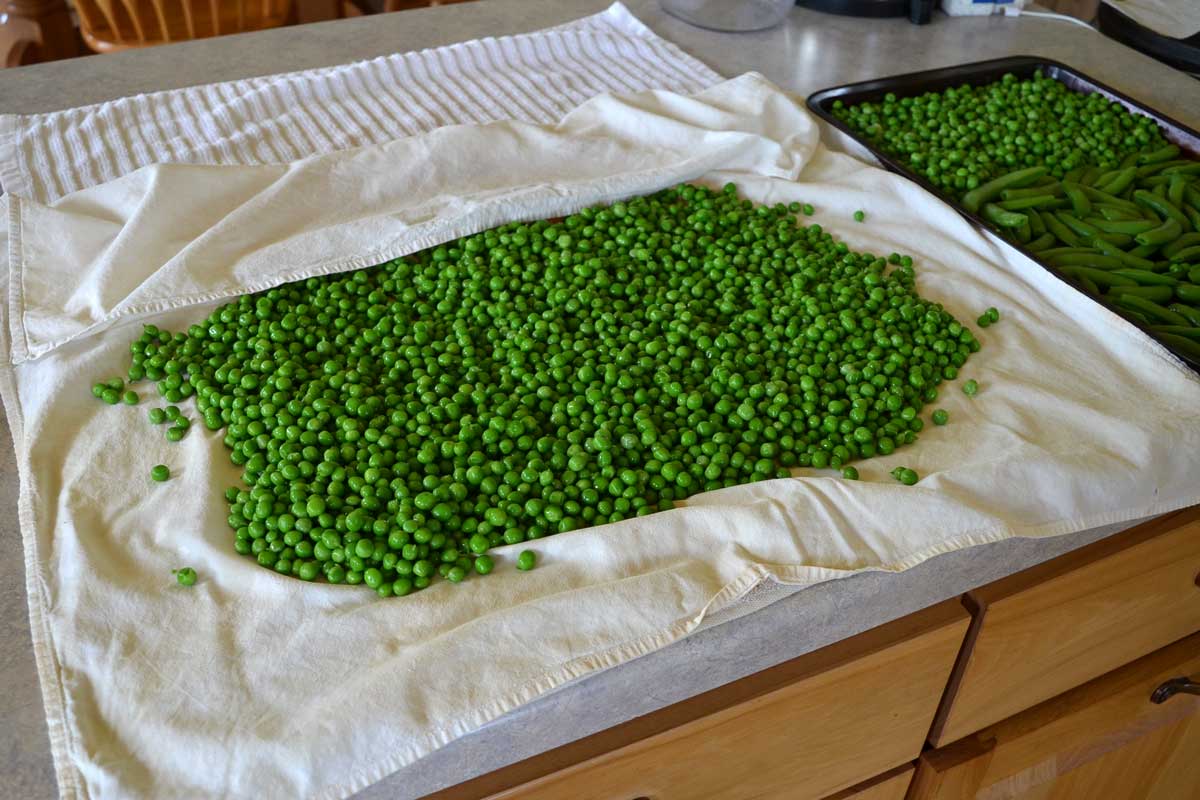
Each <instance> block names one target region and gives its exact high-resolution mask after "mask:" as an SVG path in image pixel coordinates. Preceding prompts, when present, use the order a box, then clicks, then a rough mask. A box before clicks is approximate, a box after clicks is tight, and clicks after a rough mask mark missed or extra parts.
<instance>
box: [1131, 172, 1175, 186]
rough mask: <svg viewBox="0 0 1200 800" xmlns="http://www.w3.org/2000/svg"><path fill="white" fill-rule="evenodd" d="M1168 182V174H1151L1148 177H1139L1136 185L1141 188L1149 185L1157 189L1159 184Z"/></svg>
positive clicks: (1163, 184)
mask: <svg viewBox="0 0 1200 800" xmlns="http://www.w3.org/2000/svg"><path fill="white" fill-rule="evenodd" d="M1170 182H1171V176H1170V175H1151V176H1150V177H1148V178H1141V179H1139V180H1138V185H1140V186H1141V187H1142V188H1145V187H1147V186H1151V187H1153V188H1155V189H1157V188H1158V187H1160V186H1166V185H1167V184H1168V183H1170Z"/></svg>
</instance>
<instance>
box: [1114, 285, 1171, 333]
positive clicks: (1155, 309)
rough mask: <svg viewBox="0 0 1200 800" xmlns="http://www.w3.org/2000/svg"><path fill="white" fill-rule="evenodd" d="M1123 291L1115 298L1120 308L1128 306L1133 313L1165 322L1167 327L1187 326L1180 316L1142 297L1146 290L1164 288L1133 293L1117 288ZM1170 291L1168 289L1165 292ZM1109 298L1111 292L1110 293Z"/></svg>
mask: <svg viewBox="0 0 1200 800" xmlns="http://www.w3.org/2000/svg"><path fill="white" fill-rule="evenodd" d="M1117 288H1121V289H1124V291H1123V293H1122V294H1120V295H1118V296H1117V298H1116V299H1117V302H1118V303H1119V304H1120V305H1122V306H1128V307H1130V308H1132V309H1133V310H1134V311H1137V312H1139V313H1141V314H1143V315H1145V316H1146V317H1149V318H1150V319H1152V320H1158V321H1160V322H1165V323H1167V324H1168V325H1187V324H1188V321H1187V319H1186V318H1185V317H1183V316H1182V315H1180V314H1176V313H1175V312H1174V311H1171V310H1170V309H1167V308H1163V307H1162V306H1161V305H1159V304H1158V303H1157V302H1156V301H1154V300H1152V299H1151V298H1149V297H1146V296H1143V294H1144V292H1145V290H1146V289H1151V288H1165V287H1150V286H1142V287H1138V288H1139V289H1140V290H1141V291H1135V290H1134V289H1132V288H1129V287H1117ZM1167 291H1168V292H1169V291H1170V290H1169V289H1168V290H1167ZM1110 296H1112V295H1111V292H1110Z"/></svg>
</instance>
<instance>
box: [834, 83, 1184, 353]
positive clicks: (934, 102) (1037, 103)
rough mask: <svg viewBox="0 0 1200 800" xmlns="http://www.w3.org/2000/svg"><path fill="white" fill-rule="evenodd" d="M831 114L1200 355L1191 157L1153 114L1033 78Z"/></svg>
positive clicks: (1068, 274) (1105, 299) (1114, 304)
mask: <svg viewBox="0 0 1200 800" xmlns="http://www.w3.org/2000/svg"><path fill="white" fill-rule="evenodd" d="M834 112H835V114H837V115H838V116H840V117H841V118H842V119H844V120H845V121H846V122H847V123H848V124H849V125H850V126H851V127H852V128H853V129H854V130H856V131H857V132H859V133H860V134H863V135H865V136H866V137H867V138H868V139H869V140H870V141H871V143H872V144H874V145H875V146H877V147H879V148H881V149H882V150H883V151H884V152H886V153H888V154H889V155H892V156H895V157H897V158H900V159H901V160H903V161H904V162H905V163H906V165H907V166H908V167H909V168H911V169H914V170H915V171H917V172H918V173H920V174H923V175H924V176H925V177H927V178H929V179H930V180H931V181H932V182H933V183H934V184H936V185H937V186H938V187H939V188H941V189H942V190H943V191H945V192H947V194H949V195H950V196H951V198H952V199H955V200H958V201H959V203H960V204H961V205H962V206H963V207H964V208H965V209H966V210H968V211H970V212H972V213H977V214H979V215H981V216H982V217H983V218H984V219H985V220H986V221H987V222H988V223H989V224H990V225H991V226H992V228H993V229H994V230H995V231H997V232H998V233H999V234H1000V235H1001V236H1003V237H1005V238H1006V239H1008V240H1009V241H1011V242H1013V243H1015V244H1019V245H1021V246H1023V247H1024V248H1026V249H1027V250H1030V251H1032V252H1034V253H1035V254H1036V255H1037V257H1038V258H1039V260H1041V261H1042V263H1043V264H1045V265H1046V266H1049V267H1051V268H1052V269H1054V270H1055V271H1056V272H1058V273H1059V274H1060V275H1062V276H1063V277H1064V278H1066V279H1068V280H1070V281H1071V282H1072V283H1074V284H1075V285H1076V286H1078V287H1079V288H1080V289H1082V290H1083V291H1085V292H1086V293H1088V294H1089V295H1091V296H1092V297H1095V298H1097V299H1098V300H1100V301H1101V302H1102V303H1104V304H1105V305H1107V306H1108V307H1110V308H1111V309H1113V310H1114V311H1117V312H1118V313H1120V314H1122V315H1124V316H1126V317H1128V318H1130V319H1133V320H1135V321H1137V322H1139V323H1141V324H1142V325H1144V326H1146V328H1147V329H1148V330H1149V331H1150V332H1151V333H1152V334H1153V335H1154V336H1155V337H1156V338H1158V339H1159V340H1160V341H1162V342H1163V343H1164V344H1166V345H1168V346H1169V347H1171V348H1172V349H1174V350H1175V351H1176V352H1177V353H1179V354H1181V355H1183V356H1184V357H1186V358H1188V359H1190V360H1192V361H1194V362H1196V363H1197V364H1200V161H1196V160H1194V159H1189V158H1186V157H1184V156H1185V154H1184V153H1182V152H1181V151H1180V148H1179V147H1177V146H1176V145H1173V144H1169V143H1168V142H1167V141H1166V140H1165V139H1164V138H1163V136H1162V133H1161V132H1160V131H1159V130H1158V128H1157V127H1156V125H1155V123H1154V121H1153V120H1151V119H1149V118H1147V117H1143V116H1141V115H1138V114H1134V113H1132V112H1130V111H1128V110H1127V109H1125V108H1124V107H1123V106H1120V105H1119V104H1117V103H1115V102H1111V101H1108V100H1106V99H1104V98H1103V97H1102V96H1100V95H1097V94H1091V95H1083V94H1078V93H1076V92H1072V91H1071V90H1070V89H1068V88H1067V87H1065V86H1064V85H1062V84H1061V83H1059V82H1057V81H1054V80H1052V79H1050V78H1047V77H1044V76H1042V75H1041V74H1040V73H1039V74H1037V75H1035V76H1034V77H1033V78H1031V79H1029V80H1024V81H1021V80H1017V79H1016V78H1015V77H1013V76H1012V75H1006V76H1005V77H1004V78H1003V79H1001V80H1000V81H996V82H994V83H992V84H987V85H983V86H976V87H963V88H960V89H947V90H945V91H944V92H937V93H928V94H924V95H921V96H920V97H914V98H904V99H897V98H895V97H894V96H892V95H888V96H887V97H886V98H884V100H883V102H881V103H863V104H860V105H855V106H845V105H837V104H835V109H834ZM967 153H970V155H969V156H967V155H965V154H967ZM1013 167H1017V168H1016V169H1013ZM980 324H981V325H982V324H983V320H982V319H981V320H980Z"/></svg>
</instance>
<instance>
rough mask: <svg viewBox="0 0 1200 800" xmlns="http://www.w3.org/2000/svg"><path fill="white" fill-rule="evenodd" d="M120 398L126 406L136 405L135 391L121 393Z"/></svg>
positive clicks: (136, 396)
mask: <svg viewBox="0 0 1200 800" xmlns="http://www.w3.org/2000/svg"><path fill="white" fill-rule="evenodd" d="M121 399H122V400H124V401H125V405H127V406H136V405H137V404H138V395H137V392H135V391H132V390H130V391H128V392H126V393H125V394H123V395H122V396H121Z"/></svg>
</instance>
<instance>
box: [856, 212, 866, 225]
mask: <svg viewBox="0 0 1200 800" xmlns="http://www.w3.org/2000/svg"><path fill="white" fill-rule="evenodd" d="M866 218H867V212H865V211H862V210H861V209H860V210H858V211H855V212H854V221H855V222H862V221H863V220H865V219H866Z"/></svg>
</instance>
